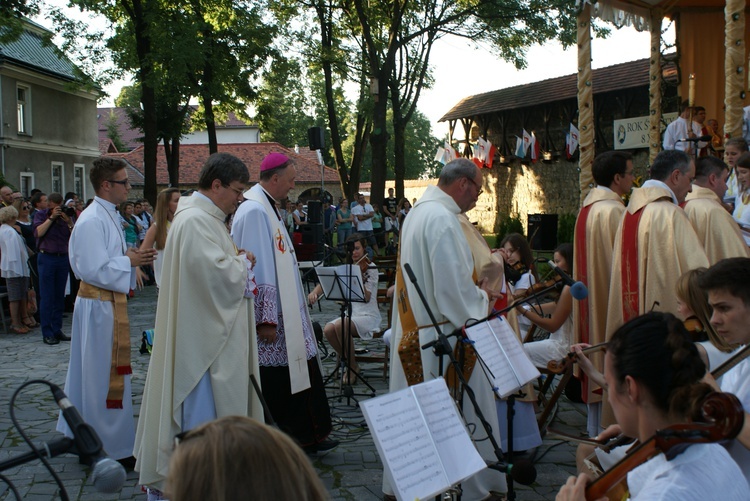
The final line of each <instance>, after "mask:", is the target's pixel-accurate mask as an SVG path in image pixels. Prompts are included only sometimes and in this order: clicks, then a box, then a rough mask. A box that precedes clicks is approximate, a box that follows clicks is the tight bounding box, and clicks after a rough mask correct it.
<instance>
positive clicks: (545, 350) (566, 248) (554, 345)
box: [516, 243, 573, 367]
mask: <svg viewBox="0 0 750 501" xmlns="http://www.w3.org/2000/svg"><path fill="white" fill-rule="evenodd" d="M554 261H555V265H556V266H557V267H558V268H560V269H561V270H562V271H564V272H565V273H567V274H568V275H572V274H573V273H572V271H573V270H572V269H571V268H572V266H571V265H572V263H573V244H569V243H568V244H562V245H560V246H559V247H558V248H557V249H556V250H555V254H554ZM538 309H539V311H537V308H529V309H526V308H525V307H524V306H523V305H518V306H517V307H516V311H517V312H518V314H519V315H521V316H523V317H524V318H526V319H528V320H529V321H531V322H532V323H534V324H535V325H538V326H539V327H541V328H542V329H544V330H546V331H548V332H549V333H550V335H549V338H547V339H544V340H542V341H536V342H533V343H525V344H524V345H523V347H524V350H525V351H526V354H527V355H528V356H529V358H530V359H531V361H532V362H533V363H534V365H535V366H537V367H547V363H549V362H550V361H551V360H555V359H562V358H564V357H565V356H566V355H567V354H568V352H569V351H570V345H571V341H572V339H573V316H572V313H573V297H572V295H571V294H570V286H568V285H565V286H563V288H562V292H560V297H559V298H558V299H557V301H556V302H554V303H545V304H543V305H541V306H540V307H539V308H538ZM540 312H541V314H540ZM546 314H551V317H550V318H547V317H546V316H545V315H546Z"/></svg>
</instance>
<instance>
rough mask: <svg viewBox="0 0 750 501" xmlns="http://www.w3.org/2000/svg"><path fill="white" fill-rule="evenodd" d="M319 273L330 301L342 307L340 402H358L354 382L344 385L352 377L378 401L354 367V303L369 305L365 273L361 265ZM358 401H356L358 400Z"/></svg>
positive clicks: (346, 266) (341, 266)
mask: <svg viewBox="0 0 750 501" xmlns="http://www.w3.org/2000/svg"><path fill="white" fill-rule="evenodd" d="M316 272H317V274H318V280H319V281H320V286H321V287H322V288H323V294H325V297H326V299H329V300H331V301H339V302H340V304H341V356H340V357H339V363H338V366H337V370H336V371H334V372H333V373H332V374H335V373H337V372H338V371H339V370H340V371H341V374H342V380H341V381H340V383H339V392H340V393H339V398H340V397H341V396H342V395H343V396H345V397H346V398H347V404H348V403H349V399H350V398H354V390H353V388H352V385H351V384H350V383H351V382H350V381H348V380H347V384H344V382H343V375H345V374H349V373H353V374H354V377H355V378H357V379H359V380H360V381H362V383H363V384H364V385H365V386H367V387H368V388H369V389H370V396H373V397H374V396H375V388H373V387H372V386H371V385H370V384H369V383H368V382H367V381H365V379H364V378H363V377H362V375H361V374H360V373H359V372H356V371H354V370H352V368H351V363H350V361H351V359H352V357H353V356H354V353H352V352H351V350H350V348H351V344H352V303H364V302H366V300H365V289H364V281H363V279H362V271H361V270H360V269H359V266H358V265H353V264H345V265H340V266H336V267H322V268H317V269H316ZM344 322H348V325H346V328H344V327H345V324H344ZM354 400H355V401H356V398H354Z"/></svg>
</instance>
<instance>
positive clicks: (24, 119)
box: [16, 85, 31, 134]
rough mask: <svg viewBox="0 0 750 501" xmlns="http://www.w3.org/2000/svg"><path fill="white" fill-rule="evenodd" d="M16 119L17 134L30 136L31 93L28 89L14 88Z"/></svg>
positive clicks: (20, 86)
mask: <svg viewBox="0 0 750 501" xmlns="http://www.w3.org/2000/svg"><path fill="white" fill-rule="evenodd" d="M16 110H17V114H16V119H17V121H18V133H19V134H31V91H30V90H29V88H28V87H24V86H22V85H19V86H17V87H16Z"/></svg>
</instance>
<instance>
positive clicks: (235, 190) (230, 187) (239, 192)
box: [222, 184, 245, 196]
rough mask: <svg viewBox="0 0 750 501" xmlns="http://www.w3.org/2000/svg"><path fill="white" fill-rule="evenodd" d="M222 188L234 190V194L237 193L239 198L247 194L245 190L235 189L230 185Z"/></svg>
mask: <svg viewBox="0 0 750 501" xmlns="http://www.w3.org/2000/svg"><path fill="white" fill-rule="evenodd" d="M222 186H223V187H224V188H229V189H230V190H232V191H233V192H235V193H236V194H237V196H240V195H242V194H243V193H244V192H245V190H244V189H243V188H235V187H233V186H229V185H228V184H222Z"/></svg>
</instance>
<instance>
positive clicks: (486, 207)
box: [386, 149, 648, 235]
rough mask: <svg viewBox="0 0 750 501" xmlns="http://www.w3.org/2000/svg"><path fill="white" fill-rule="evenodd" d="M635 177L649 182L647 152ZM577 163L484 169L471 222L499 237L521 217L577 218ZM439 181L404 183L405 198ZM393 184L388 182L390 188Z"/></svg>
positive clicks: (639, 155)
mask: <svg viewBox="0 0 750 501" xmlns="http://www.w3.org/2000/svg"><path fill="white" fill-rule="evenodd" d="M633 163H634V165H635V174H636V177H637V176H642V178H643V179H647V170H648V165H647V164H648V150H646V149H642V150H636V151H635V152H634V156H633ZM578 172H579V169H578V163H577V161H576V162H570V161H568V160H567V159H564V160H561V159H558V160H554V161H552V162H537V163H532V164H526V163H521V162H520V161H519V160H516V161H514V162H511V163H509V164H508V165H499V164H498V165H495V166H493V168H492V169H482V173H483V174H484V182H483V186H482V189H483V190H484V192H483V193H482V194H481V195H480V196H479V200H478V202H477V206H476V207H475V208H474V209H472V210H471V211H469V213H468V216H469V219H470V220H471V221H473V222H476V223H477V224H478V227H479V231H481V232H482V233H483V234H493V235H494V234H497V232H498V229H499V227H500V222H501V221H502V220H503V218H505V217H507V216H515V215H518V216H519V218H520V219H521V221H522V222H523V225H524V228H525V229H526V225H527V216H528V215H529V214H558V215H563V214H576V213H577V212H578V209H579V208H580V189H579V186H578ZM435 184H437V180H436V179H427V180H415V181H404V192H405V196H406V197H407V198H408V199H409V200H410V201H411V200H412V199H414V198H416V199H419V198H420V197H421V196H422V194H423V193H424V191H425V189H427V186H429V185H435ZM392 187H394V183H393V181H388V182H386V196H387V193H388V188H392Z"/></svg>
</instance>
